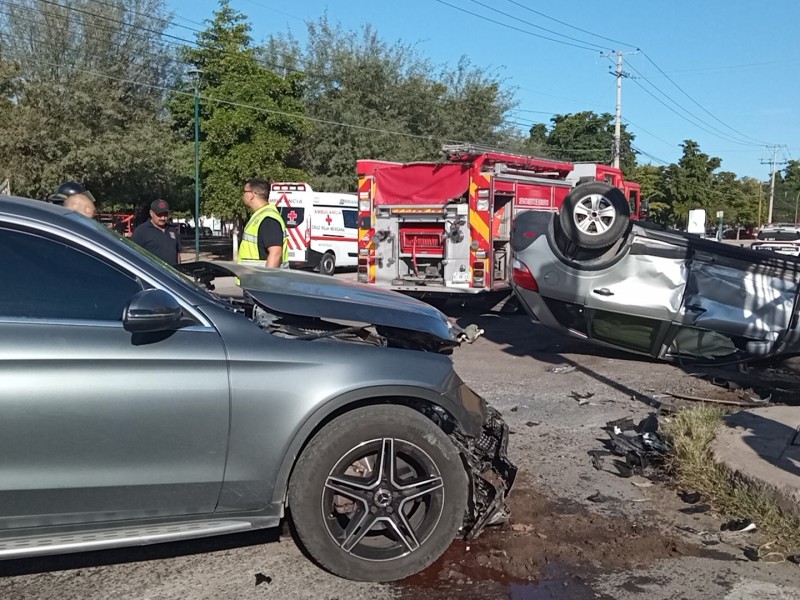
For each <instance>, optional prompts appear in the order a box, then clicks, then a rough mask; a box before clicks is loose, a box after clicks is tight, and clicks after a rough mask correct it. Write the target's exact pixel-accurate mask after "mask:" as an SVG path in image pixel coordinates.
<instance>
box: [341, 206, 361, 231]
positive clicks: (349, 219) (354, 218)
mask: <svg viewBox="0 0 800 600" xmlns="http://www.w3.org/2000/svg"><path fill="white" fill-rule="evenodd" d="M342 216H343V217H344V227H345V229H358V211H357V210H347V209H344V210H343V211H342Z"/></svg>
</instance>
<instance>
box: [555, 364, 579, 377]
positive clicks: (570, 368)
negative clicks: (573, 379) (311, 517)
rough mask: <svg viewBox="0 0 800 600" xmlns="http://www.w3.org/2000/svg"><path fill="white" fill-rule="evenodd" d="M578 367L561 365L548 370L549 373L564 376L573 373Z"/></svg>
mask: <svg viewBox="0 0 800 600" xmlns="http://www.w3.org/2000/svg"><path fill="white" fill-rule="evenodd" d="M577 368H578V367H576V366H575V365H559V366H558V367H550V368H549V369H547V372H548V373H555V374H556V375H563V374H565V373H572V372H573V371H574V370H576V369H577Z"/></svg>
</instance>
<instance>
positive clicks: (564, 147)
mask: <svg viewBox="0 0 800 600" xmlns="http://www.w3.org/2000/svg"><path fill="white" fill-rule="evenodd" d="M550 122H551V123H552V124H553V126H552V127H551V128H550V130H549V131H548V130H547V128H546V127H545V126H544V125H543V124H541V123H537V124H536V125H534V126H533V127H531V129H530V132H529V136H528V140H527V141H526V146H527V148H528V150H529V151H531V153H532V154H539V155H542V154H544V155H545V156H548V157H551V158H557V159H561V160H567V161H571V162H579V161H583V162H596V163H604V164H611V161H612V159H613V148H614V116H613V115H611V114H608V113H603V114H600V115H598V114H595V113H594V112H592V111H585V112H579V113H574V114H564V115H559V114H557V115H553V117H552V118H551V119H550ZM633 139H634V135H633V134H632V133H630V132H629V131H628V129H627V127H625V125H624V124H623V125H622V126H621V129H620V148H621V152H620V168H621V169H622V172H623V173H625V174H626V175H628V176H630V175H631V174H632V173H633V170H634V168H635V167H636V155H635V154H634V152H633V148H632V147H631V144H632V143H633Z"/></svg>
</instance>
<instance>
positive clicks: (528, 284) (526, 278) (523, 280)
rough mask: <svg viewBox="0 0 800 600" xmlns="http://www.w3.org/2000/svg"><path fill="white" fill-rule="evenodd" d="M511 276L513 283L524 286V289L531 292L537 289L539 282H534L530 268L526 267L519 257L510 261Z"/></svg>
mask: <svg viewBox="0 0 800 600" xmlns="http://www.w3.org/2000/svg"><path fill="white" fill-rule="evenodd" d="M511 276H512V278H513V280H514V283H515V284H516V285H518V286H519V287H521V288H525V289H526V290H530V291H532V292H538V291H539V284H538V283H536V278H535V277H534V276H533V273H531V270H530V269H529V268H528V265H526V264H525V263H524V262H522V261H521V260H519V259H516V258H515V259H514V260H513V261H512V275H511Z"/></svg>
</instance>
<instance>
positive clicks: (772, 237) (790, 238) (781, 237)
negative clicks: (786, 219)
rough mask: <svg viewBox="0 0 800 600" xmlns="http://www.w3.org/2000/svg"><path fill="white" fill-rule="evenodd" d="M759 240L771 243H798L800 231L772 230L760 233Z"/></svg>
mask: <svg viewBox="0 0 800 600" xmlns="http://www.w3.org/2000/svg"><path fill="white" fill-rule="evenodd" d="M758 239H759V240H764V241H769V242H771V241H775V242H796V241H798V240H800V230H786V229H778V230H775V229H772V230H764V231H759V232H758Z"/></svg>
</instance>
